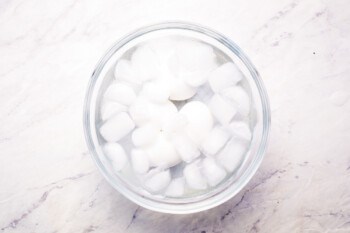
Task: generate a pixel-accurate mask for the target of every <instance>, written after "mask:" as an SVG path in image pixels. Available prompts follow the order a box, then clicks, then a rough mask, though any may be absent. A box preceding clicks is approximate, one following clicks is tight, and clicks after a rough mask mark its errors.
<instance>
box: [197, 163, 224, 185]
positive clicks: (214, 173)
mask: <svg viewBox="0 0 350 233" xmlns="http://www.w3.org/2000/svg"><path fill="white" fill-rule="evenodd" d="M202 166H203V168H202V171H203V175H204V176H205V177H206V178H207V181H208V184H209V185H210V186H212V187H214V186H216V185H217V184H219V183H220V182H221V181H222V180H223V179H224V178H225V177H226V171H225V169H223V168H222V167H221V166H219V165H218V164H217V163H216V161H215V159H213V158H211V157H207V158H205V159H204V160H203V163H202Z"/></svg>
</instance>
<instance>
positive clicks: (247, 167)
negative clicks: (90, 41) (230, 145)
mask: <svg viewBox="0 0 350 233" xmlns="http://www.w3.org/2000/svg"><path fill="white" fill-rule="evenodd" d="M168 35H181V36H186V37H191V38H193V39H199V40H201V41H203V42H205V43H208V44H210V45H212V46H214V47H216V48H218V49H220V50H221V51H222V52H224V53H225V54H226V55H227V56H228V57H229V58H230V59H232V61H233V62H234V63H235V64H236V65H237V66H238V67H239V69H241V71H242V72H243V74H244V75H245V78H246V79H247V83H248V84H249V87H250V91H251V100H252V104H253V106H254V109H255V110H254V113H253V117H254V122H255V123H254V124H255V125H254V129H253V132H252V140H251V143H250V146H249V149H248V152H247V154H246V155H245V158H244V161H243V162H242V163H241V165H240V167H239V169H238V170H237V171H236V172H235V173H233V174H232V175H231V176H230V177H229V178H227V179H226V181H224V182H222V183H221V184H219V185H218V186H216V187H215V188H213V189H211V190H208V191H207V192H205V193H204V194H200V195H198V196H193V197H187V198H177V199H176V198H168V197H159V196H157V195H151V194H147V193H144V192H142V190H140V188H139V187H135V185H133V184H131V183H130V182H128V181H127V180H126V179H124V178H123V177H122V176H120V175H118V174H116V173H114V172H113V170H112V168H111V166H110V164H109V162H108V161H107V160H106V158H105V156H104V153H103V151H102V149H101V145H100V143H101V142H100V139H99V137H98V134H97V129H96V128H97V122H98V120H99V108H100V103H101V96H102V93H103V90H104V89H105V88H106V85H107V84H106V83H107V82H106V79H108V78H106V77H108V76H111V75H112V74H113V71H112V67H114V65H115V64H116V62H117V60H118V59H119V58H120V57H121V56H122V55H123V54H124V53H125V52H126V51H128V50H129V49H130V48H132V47H133V46H135V45H137V44H138V43H140V42H143V41H146V40H148V39H152V38H156V37H161V36H168ZM83 120H84V130H85V137H86V141H87V145H88V147H89V150H90V153H91V155H92V158H93V160H94V161H95V163H96V165H97V167H98V169H99V170H100V172H101V173H102V175H103V176H104V177H105V179H106V180H107V181H108V182H109V183H110V184H111V185H112V186H113V187H114V188H115V189H116V190H118V191H119V192H120V193H121V194H123V195H124V196H125V197H127V198H128V199H130V200H131V201H133V202H135V203H136V204H138V205H140V206H142V207H145V208H147V209H151V210H154V211H158V212H164V213H173V214H186V213H194V212H199V211H203V210H207V209H210V208H213V207H215V206H218V205H220V204H222V203H224V202H225V201H227V200H229V199H230V198H232V197H233V196H235V195H236V194H237V193H238V192H239V191H240V190H241V189H242V188H243V187H244V186H245V185H246V184H247V183H248V182H249V180H250V179H251V178H252V176H253V175H254V174H255V172H256V171H257V169H258V167H259V165H260V163H261V161H262V159H263V156H264V153H265V151H266V146H267V142H268V133H269V127H270V109H269V102H268V97H267V94H266V91H265V88H264V86H263V83H262V81H261V79H260V76H259V74H258V72H257V70H256V69H255V67H254V66H253V64H252V63H251V62H250V60H249V59H248V57H247V56H246V55H245V54H244V53H243V52H242V50H241V49H240V48H239V47H238V46H237V45H236V44H235V43H234V42H232V41H231V40H230V39H228V38H227V37H225V36H224V35H222V34H220V33H218V32H215V31H213V30H211V29H208V28H205V27H202V26H198V25H194V24H190V23H184V22H166V23H161V24H156V25H152V26H147V27H144V28H141V29H139V30H137V31H135V32H133V33H131V34H129V35H127V36H126V37H124V38H122V39H121V40H119V41H118V42H116V43H115V44H114V45H113V46H112V47H111V48H110V49H109V50H108V51H107V52H106V53H105V55H104V56H103V57H102V59H101V60H100V61H99V62H98V64H97V66H96V68H95V70H94V72H93V74H92V77H91V80H90V83H89V87H88V90H87V94H86V98H85V105H84V118H83Z"/></svg>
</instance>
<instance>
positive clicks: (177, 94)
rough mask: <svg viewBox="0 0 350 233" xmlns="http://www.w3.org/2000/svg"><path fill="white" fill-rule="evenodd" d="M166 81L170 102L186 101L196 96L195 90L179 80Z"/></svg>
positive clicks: (170, 79)
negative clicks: (167, 82)
mask: <svg viewBox="0 0 350 233" xmlns="http://www.w3.org/2000/svg"><path fill="white" fill-rule="evenodd" d="M168 81H169V87H170V97H169V98H170V99H171V100H177V101H180V100H187V99H189V98H191V97H192V96H194V95H195V94H196V89H195V88H194V87H191V86H189V85H187V84H186V83H185V82H184V81H183V80H182V79H180V78H169V79H168Z"/></svg>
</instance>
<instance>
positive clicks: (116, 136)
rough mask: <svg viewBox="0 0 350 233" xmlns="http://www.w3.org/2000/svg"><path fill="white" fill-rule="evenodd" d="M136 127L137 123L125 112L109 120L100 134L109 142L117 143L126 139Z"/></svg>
mask: <svg viewBox="0 0 350 233" xmlns="http://www.w3.org/2000/svg"><path fill="white" fill-rule="evenodd" d="M134 127H135V123H134V122H133V120H131V118H130V117H129V115H128V114H127V113H125V112H121V113H118V114H117V115H114V116H113V117H111V118H109V119H108V120H107V121H106V122H105V123H104V124H103V125H102V126H101V127H100V134H101V136H102V137H103V138H104V139H105V140H106V141H108V142H116V141H119V140H120V139H122V138H123V137H125V136H126V135H127V134H128V133H130V131H131V130H133V129H134Z"/></svg>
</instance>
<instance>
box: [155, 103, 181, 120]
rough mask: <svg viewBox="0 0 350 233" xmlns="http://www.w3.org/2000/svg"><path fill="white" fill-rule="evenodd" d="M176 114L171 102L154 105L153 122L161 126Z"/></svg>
mask: <svg viewBox="0 0 350 233" xmlns="http://www.w3.org/2000/svg"><path fill="white" fill-rule="evenodd" d="M177 113H178V111H177V108H176V106H175V105H174V104H173V103H172V102H171V101H166V102H165V103H163V104H155V105H154V111H153V121H154V123H155V124H159V125H160V126H163V125H165V124H166V123H167V122H168V121H169V119H171V118H172V117H174V116H175V115H176V114H177Z"/></svg>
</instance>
